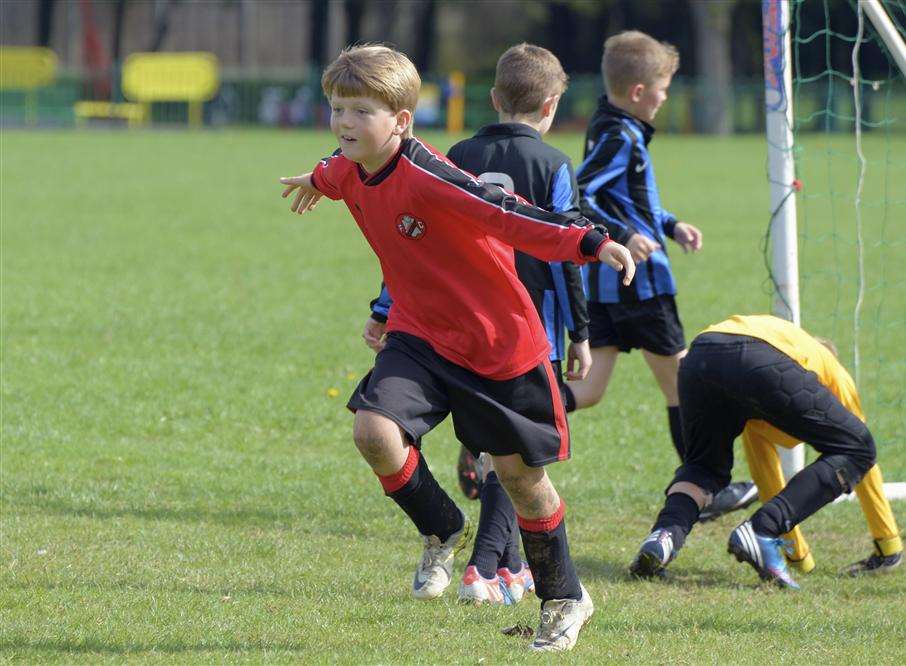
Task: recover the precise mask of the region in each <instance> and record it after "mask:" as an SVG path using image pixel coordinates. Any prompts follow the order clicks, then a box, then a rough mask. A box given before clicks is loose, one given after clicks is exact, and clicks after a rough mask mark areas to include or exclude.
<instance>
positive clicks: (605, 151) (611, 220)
mask: <svg viewBox="0 0 906 666" xmlns="http://www.w3.org/2000/svg"><path fill="white" fill-rule="evenodd" d="M632 145H633V142H632V140H631V139H630V138H628V137H627V136H625V134H624V133H623V132H622V131H621V132H609V133H606V134H603V135H602V136H601V137H600V138H599V139H598V142H597V143H596V144H595V146H594V148H593V149H592V151H591V152H590V153H589V154H588V157H586V158H585V160H584V161H583V162H582V164H581V165H580V166H579V171H578V174H577V176H578V184H579V194H580V206H581V210H582V215H583V216H585V217H587V218H589V219H591V220H593V221H595V222H600V223H602V224H604V226H605V227H607V231H608V233H609V234H610V237H611V238H613V239H614V240H615V241H616V242H618V243H621V244H623V245H625V244H626V242H627V241H628V240H629V238H630V237H631V236H632V235H633V234H635V233H636V229H635V227H634V226H633V224H632V222H631V221H630V220H628V219H626V218H625V217H624V216H623V215H621V214H620V213H619V210H618V209H617V207H616V206H614V205H613V204H612V203H611V202H610V201H608V197H607V188H608V187H609V186H611V185H612V184H613V183H614V182H615V181H616V180H617V179H619V178H623V177H625V174H626V170H627V168H628V167H629V160H630V159H631V157H632Z"/></svg>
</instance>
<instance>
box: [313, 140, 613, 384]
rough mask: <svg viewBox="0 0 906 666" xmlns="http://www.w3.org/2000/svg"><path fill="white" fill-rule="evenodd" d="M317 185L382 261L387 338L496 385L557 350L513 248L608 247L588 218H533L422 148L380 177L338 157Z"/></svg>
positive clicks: (581, 254)
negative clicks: (418, 344) (410, 338)
mask: <svg viewBox="0 0 906 666" xmlns="http://www.w3.org/2000/svg"><path fill="white" fill-rule="evenodd" d="M312 181H313V183H314V186H315V187H316V188H317V189H318V190H320V191H321V192H322V193H323V194H324V195H326V196H328V197H330V198H331V199H343V200H344V201H345V202H346V205H347V207H348V208H349V211H350V213H352V216H353V217H354V218H355V220H356V222H357V223H358V225H359V228H360V229H361V230H362V233H363V234H364V235H365V238H366V239H367V240H368V243H369V244H370V245H371V247H372V249H373V250H374V251H375V254H377V256H378V259H379V261H380V263H381V269H382V272H383V275H384V280H385V282H386V283H387V286H388V288H389V290H390V292H391V293H392V294H393V298H394V304H393V308H392V310H391V312H390V318H389V320H388V322H387V331H388V332H389V331H403V332H405V333H409V334H411V335H415V336H418V337H420V338H422V339H423V340H425V341H427V342H428V343H429V344H431V346H432V347H433V348H434V350H435V351H436V352H437V353H438V354H440V355H441V356H443V357H444V358H446V359H448V360H450V361H452V362H453V363H456V364H458V365H461V366H463V367H465V368H468V369H469V370H471V371H472V372H475V373H476V374H478V375H481V376H483V377H488V378H490V379H497V380H502V379H510V378H512V377H516V376H518V375H521V374H524V373H525V372H528V371H529V370H530V369H532V368H534V367H535V366H537V365H538V364H539V363H541V362H542V361H543V360H544V359H545V357H546V356H547V354H548V351H549V347H548V343H547V336H546V335H545V332H544V329H543V328H542V326H541V322H540V320H539V318H538V313H537V312H536V310H535V307H534V304H533V303H532V300H531V298H530V297H529V295H528V293H527V292H526V290H525V287H524V286H523V285H522V283H521V282H520V281H519V278H518V276H517V274H516V268H515V265H514V260H513V248H514V247H515V248H518V249H520V250H522V251H524V252H526V253H529V254H531V255H533V256H535V257H538V258H539V259H544V260H546V261H565V260H569V261H573V262H576V263H585V262H587V261H590V260H592V259H594V257H595V256H596V255H597V252H598V249H599V247H600V246H601V244H602V243H603V242H605V241H606V240H607V236H606V232H605V231H604V230H603V229H601V228H600V227H593V226H592V225H591V224H590V223H589V222H588V221H587V220H585V219H584V218H568V217H564V216H562V215H558V214H556V213H549V212H546V211H544V210H541V209H539V208H534V207H533V206H530V205H528V204H527V203H526V202H525V200H523V199H521V198H519V197H518V196H516V195H514V194H512V193H510V192H506V191H505V190H503V189H502V188H501V187H499V186H497V185H490V184H485V183H482V182H481V181H479V180H477V179H476V178H474V177H473V176H471V175H469V174H468V173H466V172H464V171H461V170H460V169H458V168H456V167H455V166H453V165H452V164H451V163H450V161H449V160H447V158H445V157H444V156H443V155H442V154H440V153H438V152H437V151H435V150H434V149H433V148H430V147H429V146H427V145H426V144H424V143H422V142H421V141H419V140H418V139H415V138H412V139H406V140H404V141H403V144H402V146H401V147H400V151H399V152H398V153H397V154H396V156H394V158H393V159H391V160H390V161H389V162H388V163H387V164H386V165H385V166H384V167H382V168H381V169H380V170H379V171H378V172H376V173H374V174H370V175H369V174H367V173H366V172H365V171H364V170H363V169H362V168H361V166H359V165H358V164H356V163H355V162H352V161H350V160H348V159H346V158H345V157H343V156H342V155H335V156H332V157H328V158H325V159H324V160H322V161H321V162H320V163H319V164H318V166H317V167H315V170H314V173H313V174H312Z"/></svg>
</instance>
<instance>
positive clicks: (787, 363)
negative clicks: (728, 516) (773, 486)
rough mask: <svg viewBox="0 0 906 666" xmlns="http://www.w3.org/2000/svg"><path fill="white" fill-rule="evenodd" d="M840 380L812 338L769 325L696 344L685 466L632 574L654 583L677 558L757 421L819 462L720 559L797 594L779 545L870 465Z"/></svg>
mask: <svg viewBox="0 0 906 666" xmlns="http://www.w3.org/2000/svg"><path fill="white" fill-rule="evenodd" d="M845 372H846V371H845V370H844V369H843V368H842V366H840V363H839V361H837V359H836V357H835V356H834V355H833V354H832V353H831V352H830V351H829V350H828V349H827V348H826V347H825V346H824V345H822V344H821V343H820V342H818V341H817V340H816V339H815V338H813V337H812V336H810V335H809V334H808V333H806V332H805V331H803V330H802V329H801V328H799V327H798V326H796V325H795V324H792V323H790V322H788V321H785V320H783V319H779V318H777V317H772V316H770V315H755V316H740V315H736V316H733V317H731V318H730V319H727V320H726V321H723V322H720V323H719V324H715V325H713V326H711V327H709V328H707V329H705V330H704V331H703V332H702V333H701V334H700V335H699V336H698V337H697V338H695V340H694V341H693V344H692V347H691V348H690V350H689V354H688V355H687V356H686V358H685V359H683V362H682V364H681V365H680V371H679V398H680V410H681V415H682V423H683V433H684V436H685V442H686V457H685V459H684V461H683V464H682V465H681V466H680V467H679V468H678V469H677V471H676V475H675V476H674V478H673V481H672V482H671V484H670V486H669V487H668V490H667V500H666V502H665V504H664V508H663V510H662V511H661V513H660V515H659V516H658V518H657V521H656V522H655V524H654V527H653V529H652V532H651V534H650V535H649V536H648V538H647V539H645V541H644V542H643V543H642V546H641V548H640V550H639V552H638V554H637V555H636V557H635V559H634V560H633V562H632V565H631V566H630V571H631V572H632V573H633V574H636V575H638V576H653V575H657V574H659V573H660V572H661V571H662V570H663V568H664V567H666V566H667V565H668V564H669V563H670V561H672V560H673V559H674V558H675V557H676V554H677V553H678V552H679V550H680V548H682V546H683V542H684V541H685V539H686V536H687V535H688V534H689V532H690V530H691V529H692V526H693V525H694V524H695V522H696V521H697V520H698V516H699V512H700V511H701V510H702V508H703V507H705V506H707V504H708V502H709V501H710V498H711V497H712V496H713V495H714V494H715V493H717V492H718V491H720V489H721V488H724V487H725V486H726V485H727V484H728V483H729V482H730V471H731V469H732V467H733V440H734V439H736V437H737V436H739V435H740V434H741V433H742V432H743V431H744V430H746V429H748V428H749V427H750V425H751V426H752V427H753V428H757V426H758V422H760V421H764V422H766V423H768V424H770V425H771V426H773V427H774V428H776V429H777V430H779V431H781V432H782V433H785V434H786V435H788V436H789V437H791V438H793V439H795V440H797V441H802V442H805V443H807V444H809V445H810V446H811V447H812V448H814V449H815V450H817V451H818V452H819V453H820V454H821V456H820V457H819V458H818V459H817V460H816V461H815V462H813V463H812V464H810V465H808V466H807V467H805V468H804V469H803V470H801V471H800V472H799V473H798V474H796V475H795V476H794V477H793V478H792V479H790V481H789V483H788V484H787V485H786V487H785V488H784V489H783V490H781V491H780V492H779V493H777V494H776V495H774V497H773V498H772V499H770V500H769V501H768V502H766V503H765V504H764V505H762V507H761V508H760V509H758V511H756V512H755V513H754V514H753V515H752V517H751V518H750V519H748V520H746V521H744V522H743V523H742V524H740V525H739V526H738V527H737V528H736V529H734V530H733V532H732V533H731V534H730V539H729V542H728V544H727V549H728V551H729V552H730V553H731V554H733V555H735V556H736V559H737V560H739V561H740V562H746V563H748V564H750V565H751V566H752V567H753V568H754V569H755V570H756V571H757V572H758V574H759V576H761V578H762V579H764V580H769V581H773V582H775V583H777V584H778V585H779V586H780V587H787V588H793V589H799V585H798V584H797V583H796V581H795V580H793V578H792V576H791V575H790V573H789V570H788V568H787V564H786V559H785V557H784V554H783V551H782V546H783V542H784V540H783V539H782V537H781V535H783V534H784V533H787V532H790V531H791V530H793V528H794V527H796V526H797V525H798V524H799V523H801V522H802V521H803V520H805V519H806V518H808V517H809V516H811V515H812V514H813V513H815V512H816V511H818V510H819V509H820V508H821V507H823V506H825V505H826V504H828V503H830V502H832V501H833V500H834V499H836V498H837V497H838V496H839V495H840V494H841V493H844V492H850V491H851V490H852V489H853V488H855V487H856V485H857V484H858V483H859V481H860V480H861V479H862V477H863V476H864V475H865V473H866V472H867V471H868V470H870V469H871V468H872V467H873V466H874V463H875V443H874V440H873V439H872V436H871V433H870V432H869V431H868V428H867V427H865V424H864V423H863V422H862V420H861V419H860V417H859V416H860V415H859V414H857V413H854V411H853V410H852V409H851V408H848V407H847V406H846V404H845V403H844V402H842V400H847V398H846V397H844V395H843V392H842V391H841V390H840V383H839V381H838V379H839V378H840V377H842V376H843V375H845ZM846 376H847V377H848V375H846ZM850 405H851V406H852V403H850Z"/></svg>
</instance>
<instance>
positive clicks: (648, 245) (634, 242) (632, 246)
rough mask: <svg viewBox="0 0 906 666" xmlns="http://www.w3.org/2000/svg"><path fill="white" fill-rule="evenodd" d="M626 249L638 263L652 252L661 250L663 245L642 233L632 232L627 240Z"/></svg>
mask: <svg viewBox="0 0 906 666" xmlns="http://www.w3.org/2000/svg"><path fill="white" fill-rule="evenodd" d="M626 249H627V250H629V251H630V252H631V253H632V258H633V260H635V262H636V263H637V264H638V263H641V262H643V261H645V260H646V259H648V257H650V256H651V253H652V252H655V251H657V250H660V249H661V245H660V243H656V242H655V241H653V240H651V239H650V238H648V237H646V236H643V235H642V234H632V236H630V237H629V240H628V241H626Z"/></svg>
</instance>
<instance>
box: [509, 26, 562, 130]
mask: <svg viewBox="0 0 906 666" xmlns="http://www.w3.org/2000/svg"><path fill="white" fill-rule="evenodd" d="M568 84H569V77H568V76H567V75H566V72H564V71H563V65H561V64H560V61H559V60H557V56H555V55H554V54H553V53H551V52H550V51H548V50H547V49H545V48H542V47H540V46H535V45H534V44H526V43H525V42H523V43H522V44H517V45H516V46H511V47H510V48H508V49H507V50H506V51H504V53H503V55H502V56H500V59H499V60H498V61H497V74H496V76H495V77H494V97H495V98H496V99H497V103H498V104H499V105H500V108H501V110H503V112H504V113H508V114H510V115H515V114H528V113H537V112H538V111H539V110H540V109H541V106H542V105H543V104H544V100H546V99H547V98H548V97H551V96H552V95H562V94H563V92H564V91H565V90H566V86H567V85H568Z"/></svg>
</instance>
